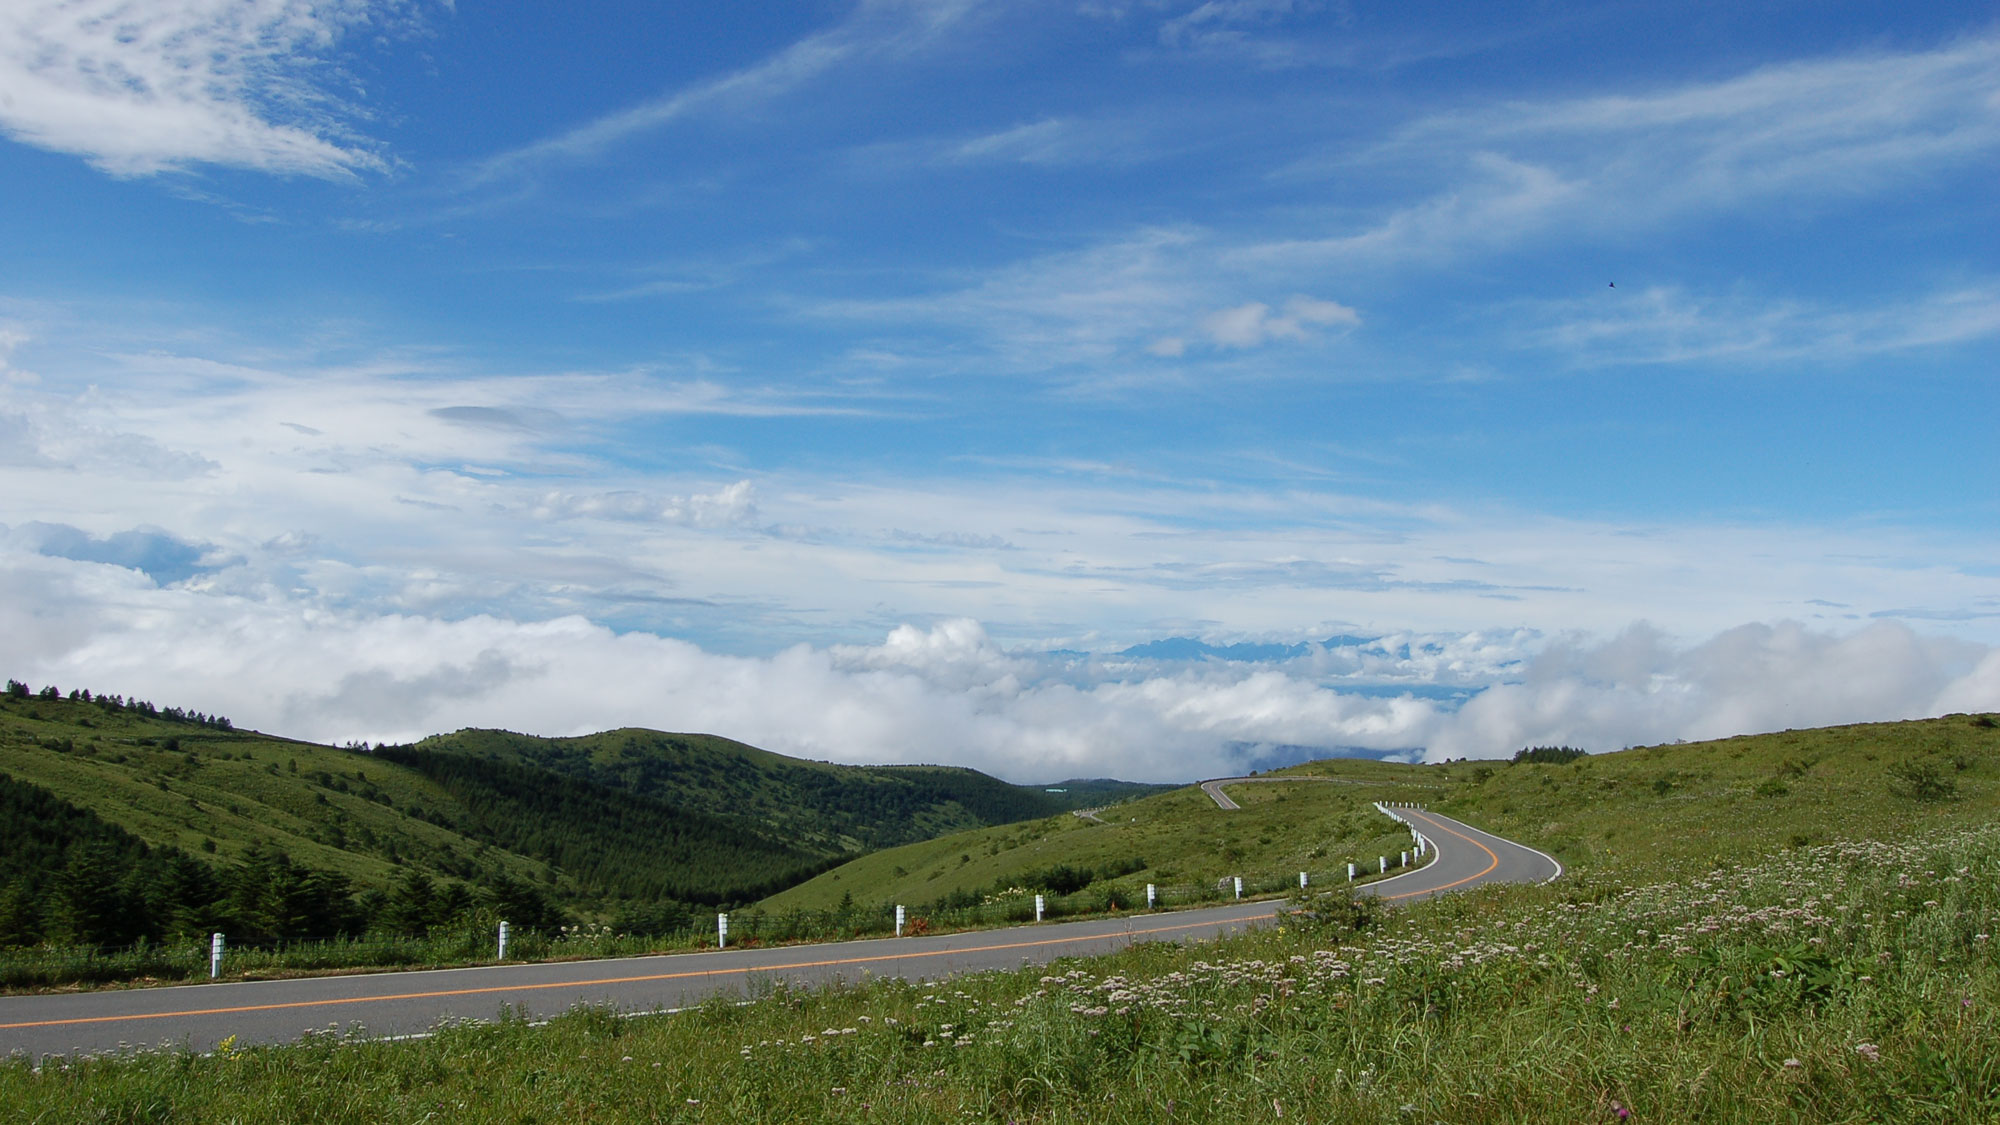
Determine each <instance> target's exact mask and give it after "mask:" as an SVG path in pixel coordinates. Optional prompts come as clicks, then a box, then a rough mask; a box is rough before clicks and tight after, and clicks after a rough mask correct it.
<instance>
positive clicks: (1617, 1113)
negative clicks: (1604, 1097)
mask: <svg viewBox="0 0 2000 1125" xmlns="http://www.w3.org/2000/svg"><path fill="white" fill-rule="evenodd" d="M1611 1116H1613V1117H1616V1118H1617V1119H1618V1120H1620V1121H1623V1120H1625V1119H1626V1118H1628V1117H1630V1116H1632V1111H1631V1110H1629V1109H1627V1108H1625V1107H1624V1106H1622V1105H1619V1104H1618V1103H1617V1102H1612V1103H1611Z"/></svg>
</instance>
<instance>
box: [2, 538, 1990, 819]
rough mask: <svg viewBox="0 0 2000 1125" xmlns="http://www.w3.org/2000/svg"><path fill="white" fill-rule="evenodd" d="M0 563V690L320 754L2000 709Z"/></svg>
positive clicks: (1413, 729) (1563, 727)
mask: <svg viewBox="0 0 2000 1125" xmlns="http://www.w3.org/2000/svg"><path fill="white" fill-rule="evenodd" d="M0 576H3V577H4V581H5V584H6V586H7V588H9V589H10V590H12V591H15V592H17V593H18V594H19V595H20V596H14V597H9V598H8V599H6V600H5V601H4V602H0V637H4V638H6V640H5V642H4V647H3V648H0V660H4V662H5V663H6V665H7V667H8V674H9V675H12V676H16V677H25V678H26V679H28V680H29V681H30V682H32V683H37V684H40V683H44V682H47V683H55V684H57V685H58V686H62V687H90V688H92V689H93V690H98V691H117V692H121V693H125V694H136V695H141V696H145V697H148V698H152V699H154V700H155V701H156V702H160V703H163V704H165V703H174V704H178V705H182V706H193V707H197V708H200V709H203V710H210V711H219V712H221V713H224V714H228V715H230V716H231V717H232V718H233V719H235V720H236V721H237V722H239V723H240V724H243V725H246V726H254V727H259V728H261V729H266V730H269V731H272V732H274V733H282V734H286V735H290V736H294V737H307V738H314V739H319V740H327V741H344V740H347V739H352V738H360V739H368V740H371V741H381V740H404V739H409V738H413V737H418V736H421V735H424V734H428V733H432V732H436V731H443V730H452V729H457V728H459V727H462V726H497V727H505V728H508V729H514V730H527V731H533V732H538V733H544V734H552V735H561V734H576V733H584V732H588V731H594V730H600V729H607V728H611V727H616V726H622V725H638V726H649V727H654V728H658V729H666V730H685V731H706V732H712V733H718V734H724V735H728V736H731V737H735V738H741V739H744V740H746V741H748V742H751V743H754V744H756V745H760V746H765V747H768V748H771V749H774V750H778V751H781V752H784V753H789V754H795V755H801V756H806V757H815V758H827V759H831V760H836V761H844V762H917V761H927V762H949V763H957V764H965V765H971V766H974V767H977V768H980V769H984V770H987V771H989V772H993V773H996V774H999V775H1001V776H1004V777H1007V778H1009V779H1011V780H1018V781H1049V780H1055V779H1058V778H1062V777H1070V776H1078V775H1088V776H1102V775H1106V774H1111V775H1115V776H1121V777H1128V778H1135V779H1166V780H1188V779H1191V778H1194V777H1198V776H1206V775H1213V774H1216V773H1222V772H1228V771H1232V770H1237V769H1241V768H1244V765H1245V763H1246V762H1247V761H1248V760H1249V755H1252V754H1254V753H1255V752H1256V750H1255V748H1256V747H1258V746H1270V745H1304V746H1319V747H1327V748H1339V747H1348V748H1366V749H1374V750H1379V751H1389V750H1406V749H1413V748H1419V747H1428V750H1429V754H1430V756H1431V757H1433V758H1439V757H1459V756H1473V757H1495V756H1504V755H1507V754H1510V753H1512V752H1513V751H1514V750H1517V749H1519V748H1520V747H1521V746H1523V745H1529V744H1540V743H1548V742H1567V743H1571V744H1577V745H1583V746H1585V747H1587V748H1591V749H1595V750H1604V749H1615V748H1616V747H1618V746H1622V745H1625V744H1627V743H1633V742H1645V743H1653V742H1662V741H1670V740H1672V739H1674V738H1703V737H1713V736H1717V735H1724V734H1733V733H1741V732H1746V731H1756V730H1771V729H1779V728H1783V727H1794V726H1796V727H1803V726H1812V725H1819V724H1825V723H1838V722H1850V721H1856V720H1863V719H1893V718H1905V717H1914V716H1919V715H1929V714H1937V713H1941V712H1942V711H1943V710H1946V709H1951V710H1966V709H1979V710H1990V709H1995V708H2000V676H1996V674H1995V668H1996V667H2000V665H1996V664H1995V652H1994V650H1992V649H1990V648H1987V647H1985V646H1980V645H1972V644H1968V643H1965V642H1955V641H1948V640H1941V639H1938V638H1934V637H1924V636H1920V635H1917V634H1915V633H1913V632H1911V631H1910V630H1908V629H1907V628H1906V627H1904V626H1901V625H1892V624H1878V625H1874V626H1870V627H1868V628H1866V629H1863V630H1861V631H1859V632H1855V633H1847V634H1836V633H1819V632H1813V631H1810V630H1806V629H1804V628H1802V627H1800V626H1798V625H1796V624H1791V623H1781V624H1778V625H1751V626H1743V627H1741V628H1738V629H1733V630H1729V631H1726V632H1724V633H1723V634H1721V635H1719V636H1716V637H1714V638H1712V639H1711V640H1709V641H1707V642H1704V643H1702V644H1698V645H1695V646H1692V647H1687V648H1682V647H1678V646H1676V645H1674V644H1673V643H1671V642H1668V641H1666V640H1665V639H1664V638H1661V637H1659V636H1658V635H1656V634H1653V633H1651V632H1649V631H1646V630H1643V629H1641V630H1637V631H1633V632H1628V633H1627V634H1625V635H1623V636H1620V637H1617V638H1613V639H1612V640H1609V641H1605V642H1596V643H1590V642H1569V643H1567V644H1564V645H1558V646H1554V647H1552V648H1551V649H1550V650H1549V651H1548V652H1546V653H1544V654H1543V655H1542V656H1541V657H1540V658H1539V659H1537V660H1535V661H1534V663H1533V664H1532V666H1531V667H1530V668H1529V670H1528V672H1527V674H1526V675H1525V676H1524V677H1521V678H1520V682H1517V683H1505V684H1500V685H1498V686H1494V687H1490V688H1488V689H1487V690H1486V691H1485V692H1484V693H1483V694H1481V695H1479V696H1477V697H1476V698H1474V699H1473V700H1472V701H1471V702H1470V703H1467V704H1466V705H1465V706H1464V707H1463V709H1462V710H1458V711H1453V710H1452V709H1451V707H1450V706H1449V705H1447V704H1440V703H1437V702H1433V701H1430V700H1428V699H1425V698H1420V697H1415V696H1410V695H1403V696H1398V697H1392V698H1382V697H1379V696H1378V695H1373V694H1361V693H1358V692H1356V691H1353V690H1343V687H1342V682H1341V681H1340V680H1338V679H1332V680H1329V679H1326V678H1325V677H1323V676H1321V675H1316V674H1315V673H1314V672H1313V671H1312V670H1310V669H1306V668H1300V667H1293V666H1287V665H1278V666H1271V665H1263V666H1260V665H1240V666H1239V665H1223V664H1214V663H1210V664H1204V665H1199V666H1190V667H1181V668H1174V667H1172V666H1157V667H1153V668H1151V669H1136V668H1123V669H1121V668H1118V667H1115V666H1111V665H1091V666H1086V667H1083V668H1078V667H1077V666H1075V665H1073V664H1052V663H1050V662H1048V661H1045V660H1038V659H1036V658H1034V657H1033V656H1032V655H1027V654H1021V653H1010V652H1007V651H1004V650H1002V649H1000V648H999V647H998V646H996V645H995V644H994V643H993V642H992V641H991V639H990V638H989V637H988V636H987V635H986V633H985V631H984V629H983V628H981V627H980V626H979V625H978V624H977V623H975V622H972V621H966V620H953V621H945V622H941V623H939V624H937V625H935V626H932V627H929V628H920V627H914V626H907V625H906V626H900V627H898V628H896V629H894V630H893V631H891V632H890V633H889V635H888V636H887V638H886V639H885V640H884V641H883V642H882V643H880V644H878V645H844V646H835V647H832V648H812V647H808V646H804V645H800V646H795V647H792V648H789V649H786V650H784V651H781V652H778V653H776V654H773V655H771V656H766V657H736V656H723V655H718V654H715V653H712V652H706V651H703V650H702V649H700V648H698V647H696V646H694V645H692V644H689V643H686V642H684V641H678V640H673V639H669V638H665V637H660V636H656V635H651V634H647V633H640V632H627V633H622V634H620V633H615V632H613V631H611V630H609V629H606V628H603V627H601V626H597V625H593V624H591V623H589V622H587V621H584V620H582V619H581V618H576V617H564V618H558V619H554V620H548V621H542V622H534V623H523V622H515V621H509V620H505V619H501V618H497V617H492V616H484V615H480V616H472V617H467V618H461V619H457V620H444V619H440V618H436V617H431V616H424V615H413V614H388V615H375V614H360V613H341V612H327V611H323V610H312V609H307V608H304V607H302V606H299V605H294V604H288V603H286V602H285V601H284V600H282V599H272V598H253V597H244V596H238V595H221V594H216V593H213V592H206V593H205V592H202V591H199V590H193V589H182V588H174V589H160V588H157V587H154V586H153V585H152V584H151V583H150V582H148V581H146V580H145V579H144V578H143V577H142V576H139V575H137V574H136V573H135V572H132V571H128V570H124V569H121V568H117V567H106V566H96V565H90V564H82V563H74V562H70V561H68V560H61V559H49V558H44V557H40V556H19V555H0ZM1485 644H1486V642H1485V641H1484V640H1480V639H1473V640H1469V641H1467V642H1466V645H1462V646H1461V648H1466V649H1467V650H1468V651H1470V650H1474V649H1478V648H1480V647H1482V646H1484V645H1485ZM1468 646H1469V647H1468ZM1436 647H1439V648H1443V647H1445V646H1442V645H1440V646H1436ZM1513 655H1516V656H1518V655H1520V653H1518V652H1515V653H1514V654H1513ZM1378 659H1382V660H1387V661H1391V662H1395V661H1397V660H1398V659H1399V658H1398V657H1396V656H1395V655H1394V654H1393V653H1392V652H1389V651H1388V650H1384V651H1383V652H1382V653H1381V654H1380V656H1379V657H1378ZM1495 674H1496V670H1493V669H1489V670H1488V671H1487V672H1486V673H1484V675H1485V676H1488V677H1491V676H1494V675H1495ZM1427 678H1428V677H1427ZM1489 682H1490V681H1489Z"/></svg>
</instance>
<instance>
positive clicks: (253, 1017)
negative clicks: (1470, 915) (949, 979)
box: [0, 778, 1562, 1059]
mask: <svg viewBox="0 0 2000 1125" xmlns="http://www.w3.org/2000/svg"><path fill="white" fill-rule="evenodd" d="M1229 780H1230V779H1224V781H1229ZM1257 780H1263V779H1261V778H1260V779H1257ZM1272 780H1277V779H1272ZM1209 784H1213V785H1218V786H1219V785H1220V784H1222V782H1211V783H1209ZM1204 788H1207V786H1204ZM1209 792H1210V793H1211V795H1214V796H1216V797H1218V800H1219V801H1220V800H1221V799H1224V798H1222V795H1221V794H1220V793H1217V792H1216V791H1215V790H1209ZM1225 807H1227V806H1225ZM1389 811H1391V812H1392V815H1395V816H1397V817H1399V818H1401V819H1403V820H1405V821H1407V822H1408V823H1409V824H1411V825H1413V826H1414V827H1415V828H1416V829H1417V830H1418V831H1421V832H1423V833H1424V835H1425V836H1426V837H1428V838H1429V839H1430V841H1431V842H1432V844H1433V845H1434V847H1435V849H1436V853H1437V856H1436V858H1435V859H1434V860H1433V861H1432V862H1430V863H1429V864H1427V865H1425V866H1423V867H1420V868H1417V869H1415V870H1413V871H1410V872H1407V873H1405V874H1402V875H1397V876H1394V877H1392V878H1388V879H1382V880H1379V881H1376V882H1373V883H1369V884H1366V885H1364V886H1362V887H1361V888H1360V890H1361V891H1362V893H1365V894H1372V895H1377V896H1380V897H1381V898H1384V899H1388V900H1391V901H1404V900H1410V899H1419V898H1428V897H1430V896H1432V895H1437V894H1442V893H1444V892H1446V891H1450V890H1454V889H1458V888H1464V887H1473V886H1478V885H1480V884H1482V883H1490V882H1543V881H1546V880H1548V879H1552V878H1554V877H1555V876H1556V875H1558V874H1561V872H1562V866H1561V865H1560V864H1558V863H1557V862H1556V861H1555V860H1554V859H1552V858H1550V857H1548V856H1546V855H1544V854H1542V853H1541V852H1538V851H1535V850H1534V849H1532V848H1527V847H1523V846H1521V845H1519V844H1516V843H1513V842H1512V841H1509V840H1504V839H1501V838H1500V837H1498V836H1494V835H1491V834H1490V833H1486V832H1481V831H1479V830H1478V829H1476V828H1473V827H1471V826H1470V825H1466V824H1461V823H1459V822H1458V821H1455V820H1451V819H1450V818H1448V817H1442V816H1438V815H1436V814H1435V813H1429V812H1425V811H1423V810H1421V809H1415V808H1401V807H1398V808H1394V809H1393V810H1389ZM1279 908H1280V906H1279V904H1275V903H1272V902H1270V901H1264V902H1243V903H1232V904H1230V905H1228V906H1219V907H1206V908H1203V909H1199V910H1182V911H1171V912H1161V913H1153V914H1131V915H1126V916H1124V917H1119V918H1097V919H1090V920H1087V921H1079V922H1054V923H1045V924H1042V925H1034V926H1018V927H1013V928H1010V929H1003V930H981V931H973V932H969V933H960V934H941V935H927V936H924V937H906V938H877V939H872V940H868V941H850V942H836V943H832V944H826V945H803V946H788V947H783V948H777V949H733V950H718V951H714V952H708V953H681V954H672V955H666V956H657V957H630V958H620V959H617V960H599V961H566V962H557V963H544V964H533V965H493V966H485V967H479V968H468V969H443V970H431V971H422V972H400V973H376V974H361V975H352V976H336V977H311V978H305V979H299V980H282V981H246V982H235V983H224V984H196V985H179V986H174V987H168V988H138V989H115V990H108V991H101V992H85V993H70V994H60V995H45V996H5V997H0V1056H4V1055H12V1054H21V1055H26V1056H29V1057H32V1058H38V1059H39V1058H43V1057H46V1056H50V1055H72V1056H76V1055H94V1054H105V1053H112V1052H120V1051H126V1050H133V1049H143V1048H147V1047H155V1046H162V1047H179V1048H186V1049H190V1050H195V1051H206V1050H210V1049H212V1048H213V1047H214V1046H215V1045H216V1044H217V1043H219V1042H221V1041H222V1040H223V1039H225V1038H228V1037H230V1036H234V1037H235V1038H236V1041H237V1042H238V1043H239V1044H243V1045H246V1046H247V1045H250V1044H256V1043H282V1042H290V1041H292V1040H296V1039H299V1038H301V1037H303V1036H305V1035H308V1034H313V1033H317V1032H321V1031H326V1030H333V1029H338V1030H342V1031H352V1030H355V1029H356V1028H357V1027H358V1028H359V1029H361V1030H363V1031H364V1032H365V1033H366V1034H368V1035H371V1036H407V1035H420V1034H423V1033H425V1032H427V1031H429V1030H430V1029H431V1028H433V1027H435V1026H437V1025H438V1024H439V1023H440V1022H442V1021H446V1020H461V1019H490V1018H492V1017H493V1016H494V1015H495V1014H496V1013H499V1012H500V1011H502V1010H503V1009H511V1010H512V1011H514V1012H517V1013H520V1014H524V1015H526V1016H528V1017H530V1018H536V1019H539V1018H546V1017H548V1016H551V1015H555V1014H558V1013H560V1012H563V1011H567V1010H568V1009H570V1008H572V1007H575V1006H576V1005H578V1004H608V1005H612V1006H614V1007H616V1008H618V1009H620V1010H623V1011H629V1012H645V1011H656V1010H672V1009H676V1008H683V1007H687V1006H689V1005H693V1004H698V1003H700V1002H702V1001H703V1000H705V999H708V998H709V997H712V996H716V995H724V996H742V995H754V994H755V993H756V992H757V991H759V990H761V989H763V988H767V987H769V986H771V985H773V984H777V983H779V982H783V983H786V984H790V985H806V986H816V985H823V984H827V983H831V982H833V981H848V982H856V981H861V980H864V979H867V978H872V977H901V978H903V979H906V980H919V979H936V978H940V977H946V976H951V975H953V974H956V973H966V972H977V971H980V970H984V969H1013V968H1019V967H1020V966H1022V965H1031V964H1041V963H1045V962H1048V961H1052V960H1054V959H1055V958H1058V957H1076V956H1088V955H1092V954H1100V953H1109V952H1111V951H1113V950H1117V949H1122V948H1124V947H1125V946H1128V945H1131V944H1132V943H1134V942H1139V941H1183V940H1202V939H1209V938H1215V937H1220V936H1222V935H1225V934H1231V933H1240V932H1242V931H1243V930H1246V929H1248V928H1250V927H1251V926H1253V925H1256V924H1258V923H1261V922H1265V921H1268V920H1269V919H1270V918H1271V917H1272V916H1273V914H1274V913H1275V911H1276V910H1277V909H1279Z"/></svg>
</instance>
